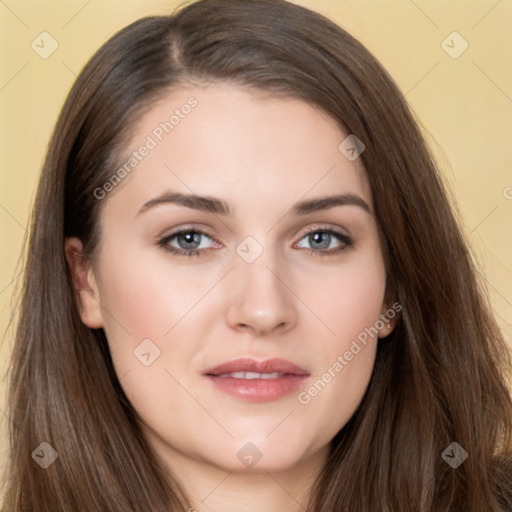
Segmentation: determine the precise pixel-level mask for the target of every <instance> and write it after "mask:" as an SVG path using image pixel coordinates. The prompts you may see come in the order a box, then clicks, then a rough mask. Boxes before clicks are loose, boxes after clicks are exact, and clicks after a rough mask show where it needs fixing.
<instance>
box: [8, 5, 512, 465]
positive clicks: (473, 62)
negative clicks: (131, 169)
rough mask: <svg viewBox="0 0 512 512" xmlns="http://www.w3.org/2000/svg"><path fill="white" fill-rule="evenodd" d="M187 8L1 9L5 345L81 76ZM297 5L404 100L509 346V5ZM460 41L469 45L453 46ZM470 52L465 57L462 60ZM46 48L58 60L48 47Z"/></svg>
mask: <svg viewBox="0 0 512 512" xmlns="http://www.w3.org/2000/svg"><path fill="white" fill-rule="evenodd" d="M180 3H181V2H176V1H165V2H164V1H147V2H143V1H113V0H109V1H106V0H94V1H91V0H89V1H80V2H76V1H53V2H47V1H13V0H5V1H2V0H0V34H1V36H0V37H1V47H0V52H1V54H0V111H1V118H0V119H1V123H0V244H1V249H2V250H1V252H0V330H1V335H2V336H3V335H4V332H5V330H6V328H7V324H8V319H9V317H10V315H11V314H12V308H11V296H12V292H13V289H14V285H15V282H16V281H15V279H13V278H14V273H15V270H16V264H17V261H18V258H19V255H20V252H21V248H22V242H23V238H24V236H25V232H26V225H27V219H28V215H29V211H30V206H31V204H32V201H33V198H34V193H35V187H36V183H37V177H38V173H39V171H40V168H41V164H42V159H43V156H44V152H45V147H46V145H47V143H48V140H49V137H50V133H51V130H52V128H53V125H54V123H55V121H56V117H57V114H58V112H59V109H60V107H61V105H62V103H63V101H64V98H65V96H66V94H67V92H68V90H69V88H70V87H71V85H72V83H73V80H74V79H75V76H76V75H77V73H78V72H79V71H80V69H81V68H82V67H83V65H84V64H85V62H86V60H87V59H88V58H89V57H90V56H91V55H92V54H93V52H94V51H95V50H96V49H97V48H98V47H99V46H100V45H101V44H102V43H104V42H105V41H106V40H107V39H108V38H109V37H110V36H111V35H113V33H114V32H116V31H117V30H119V29H121V28H122V27H124V26H126V25H127V24H128V23H130V22H132V21H134V20H135V19H137V18H139V17H142V16H146V15H152V14H165V13H169V12H171V11H172V10H173V8H174V7H175V6H177V5H179V4H180ZM296 3H300V4H302V5H305V6H308V7H310V8H313V9H315V10H318V11H319V12H321V13H323V14H325V15H327V16H328V17H330V18H332V19H334V20H335V21H336V22H338V23H339V24H340V25H341V26H343V27H344V28H346V29H347V30H348V31H349V32H351V33H352V34H353V35H354V36H356V37H357V38H358V39H360V40H361V41H362V42H363V43H364V44H365V45H366V46H367V47H368V48H369V49H370V50H371V51H372V52H373V53H374V54H375V55H376V56H377V57H378V58H379V59H380V60H381V62H382V63H383V64H384V66H385V67H386V68H387V69H388V70H389V72H390V73H391V75H392V76H393V77H394V78H395V80H396V81H397V83H398V85H399V86H400V88H401V89H402V91H403V92H404V93H405V94H406V97H407V99H408V100H409V102H410V104H411V106H412V107H413V109H414V111H415V112H416V114H417V116H418V119H419V120H420V121H421V123H422V125H423V126H424V128H425V132H426V133H427V136H428V138H429V141H430V143H431V145H432V149H433V151H434V153H435V155H436V156H437V157H438V160H439V163H440V166H441V168H442V170H443V172H444V174H445V176H446V180H447V182H448V184H449V187H450V188H451V191H452V193H453V196H454V198H455V201H456V203H457V204H458V207H459V211H460V215H461V218H462V221H463V225H464V227H465V229H466V232H467V236H468V239H469V241H470V242H471V244H472V246H473V249H474V253H475V256H476V258H477V260H478V261H479V262H480V264H481V268H482V274H483V275H484V276H485V280H486V283H487V285H488V289H489V294H490V297H491V300H492V303H493V305H494V308H495V311H496V314H497V316H498V318H499V321H500V324H501V325H502V327H503V330H504V332H505V334H506V336H507V339H508V340H510V339H511V338H512V327H511V326H512V258H511V255H512V237H511V233H512V230H511V226H512V222H511V220H512V172H511V169H512V165H511V164H512V70H511V63H512V55H511V53H512V41H511V31H510V27H511V26H512V1H511V0H499V1H497V0H489V1H467V0H464V1H463V0H460V1H432V0H431V1H419V0H417V1H412V0H396V1H389V0H379V1H342V0H297V1H296ZM45 31H46V32H48V33H49V34H50V35H51V37H52V38H54V39H55V40H56V41H57V43H58V48H57V50H56V51H55V52H54V53H53V54H52V55H50V56H49V57H48V58H47V59H43V58H41V57H40V56H39V54H38V53H36V51H34V50H33V49H32V47H31V44H32V42H33V41H35V43H34V44H35V45H36V44H38V45H39V47H42V46H43V43H41V37H45V38H46V37H47V36H40V34H41V33H42V32H45ZM454 31H455V32H458V33H459V34H460V36H461V37H462V38H463V39H460V38H459V37H458V36H450V34H452V32H454ZM448 36H450V37H448ZM447 37H448V39H446V38H447ZM445 40H446V42H445V43H444V44H443V46H442V42H443V41H445ZM464 41H466V42H467V43H468V45H469V46H468V48H467V50H466V51H465V52H464V53H462V54H461V55H460V56H458V58H453V57H452V56H455V55H456V54H457V53H459V52H460V50H461V49H462V48H463V46H464V44H465V43H464ZM36 48H37V47H36ZM44 48H46V49H48V48H50V40H49V39H45V43H44ZM443 48H445V49H446V50H448V52H450V53H451V54H452V56H450V55H449V54H448V53H447V52H446V51H445V49H443ZM39 51H40V52H41V51H43V48H40V50H39ZM11 340H12V329H11V330H8V331H7V334H6V335H5V343H4V346H3V348H2V351H1V352H0V372H1V374H0V377H3V374H4V371H5V369H6V359H7V356H8V353H9V346H10V343H11ZM4 393H5V381H4V379H0V420H1V424H0V470H1V469H2V468H3V464H4V463H3V457H4V456H5V452H6V438H5V434H4V432H5V425H6V422H7V417H6V416H5V406H4V399H3V395H4Z"/></svg>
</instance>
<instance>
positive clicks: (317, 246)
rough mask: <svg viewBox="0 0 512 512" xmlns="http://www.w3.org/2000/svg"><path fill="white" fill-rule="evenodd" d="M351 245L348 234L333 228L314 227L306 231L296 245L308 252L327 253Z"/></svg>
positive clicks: (333, 252)
mask: <svg viewBox="0 0 512 512" xmlns="http://www.w3.org/2000/svg"><path fill="white" fill-rule="evenodd" d="M351 245H352V240H351V239H350V237H349V236H347V235H344V234H343V233H338V232H337V231H335V230H333V229H327V228H326V229H315V230H314V231H310V232H309V233H306V235H305V236H303V237H302V238H301V240H300V241H299V243H298V244H296V247H298V248H299V249H305V250H306V251H308V252H310V253H315V254H321V255H328V254H335V253H338V252H341V251H344V250H345V249H347V248H348V247H349V246H351Z"/></svg>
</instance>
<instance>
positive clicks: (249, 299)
mask: <svg viewBox="0 0 512 512" xmlns="http://www.w3.org/2000/svg"><path fill="white" fill-rule="evenodd" d="M191 96H194V97H195V98H196V99H197V101H198V104H197V106H196V107H195V108H194V109H193V110H192V111H191V112H190V114H188V115H187V116H185V117H184V118H183V119H181V120H180V123H179V125H177V126H176V127H175V128H174V129H173V131H172V132H171V133H170V134H168V135H166V136H165V137H164V138H163V140H162V141H161V142H159V143H158V145H157V147H156V148H154V149H153V150H152V151H151V152H150V153H149V154H148V155H147V156H146V157H145V158H144V159H143V160H142V161H141V162H140V163H139V164H138V166H137V167H136V168H135V169H134V170H133V171H132V172H131V173H130V175H129V176H128V177H126V178H125V179H124V181H123V182H122V183H121V184H120V185H119V186H117V188H116V189H115V190H114V191H112V192H110V193H109V194H108V195H107V196H106V197H105V198H104V199H102V201H103V204H102V213H101V218H100V223H101V233H102V234H101V241H100V244H99V247H98V252H97V254H96V259H95V264H94V265H91V264H89V263H88V262H87V261H84V260H83V259H81V258H80V253H81V250H82V246H81V243H80V241H79V240H77V239H68V240H67V242H66V254H67V257H68V261H69V264H70V267H71V269H72V273H73V275H74V278H75V283H76V287H77V290H78V296H79V301H80V304H81V316H82V321H83V322H84V323H85V324H86V325H88V326H89V327H91V328H99V327H101V328H103V329H104V330H105V333H106V335H107V338H108V342H109V346H110V350H111V353H112V357H113V361H114V365H115V368H116V372H117V375H118V377H119V378H120V380H121V385H122V387H123V389H124V391H125V393H126V395H127V397H128V398H129V399H130V401H131V403H132V404H133V405H134V407H135V409H136V410H137V411H138V413H139V414H140V415H141V417H142V418H143V421H144V425H145V427H144V428H145V433H146V435H147V436H148V439H149V440H150V442H151V444H152V445H153V446H154V447H155V449H156V451H157V452H158V453H159V455H160V456H161V457H162V459H163V460H164V461H165V463H166V464H167V465H168V466H169V467H170V468H171V470H173V471H174V473H175V474H176V475H177V477H178V479H179V480H180V481H181V482H182V483H183V485H184V488H185V489H186V491H187V492H188V494H189V496H190V498H191V507H194V508H195V509H197V510H199V511H201V512H202V511H214V510H215V511H220V510H222V511H224V512H229V511H233V512H234V511H237V512H240V511H245V512H249V511H253V510H258V511H261V510H266V511H268V512H272V511H277V510H279V511H280V512H281V511H282V510H291V511H293V510H299V509H300V506H301V505H302V506H303V507H305V506H306V503H307V499H306V494H307V492H308V490H309V488H310V486H311V485H312V483H313V480H314V478H315V477H316V476H317V475H318V472H319V471H320V469H321V467H322V465H323V463H324V462H325V460H326V456H327V452H328V445H329V442H330V441H331V440H332V438H333V437H334V436H335V434H336V433H337V432H338V431H339V430H340V429H341V428H342V427H343V426H344V425H345V424H346V422H347V421H348V420H349V419H350V417H351V416H352V415H353V413H354V411H355V409H356V408H357V406H358V404H359V403H360V401H361V399H362V397H363V395H364V392H365V390H366V388H367V385H368V382H369V379H370V376H371V372H372V369H373V365H374V360H375V350H376V345H377V337H373V338H369V340H368V343H367V345H366V347H365V348H364V349H363V350H361V352H359V353H358V354H357V355H355V356H354V357H353V359H352V360H351V361H349V362H347V363H348V364H347V365H346V366H344V368H343V371H341V372H339V373H337V374H336V376H335V377H334V378H332V379H331V382H329V383H328V384H327V385H326V386H325V388H323V390H322V391H321V392H319V393H318V394H317V395H316V396H315V397H313V398H311V400H310V402H309V403H307V404H306V405H303V404H301V403H300V402H299V401H298V396H297V395H298V392H297V393H296V392H294V393H292V394H290V395H288V396H285V397H284V398H281V399H279V400H275V401H271V402H261V403H259V402H258V403H254V402H246V401H243V400H241V399H238V398H234V397H232V396H229V395H226V394H224V393H223V392H221V391H219V390H218V389H217V388H216V387H214V386H213V385H212V384H211V382H210V381H209V380H208V379H207V378H206V377H204V376H203V372H205V371H206V370H207V369H209V368H212V367H213V366H216V365H218V364H220V363H223V362H225V361H228V360H232V359H236V358H238V357H252V358H254V359H257V360H264V359H269V358H274V357H279V358H284V359H287V360H289V361H291V362H293V363H295V364H296V365H298V366H300V367H302V368H304V369H306V370H307V371H308V372H309V373H310V377H308V379H307V380H306V381H305V382H304V385H303V386H302V387H301V389H300V390H299V391H305V390H307V389H308V388H309V387H310V386H311V385H312V384H313V383H314V382H315V381H317V380H318V379H319V378H320V377H321V376H322V374H324V373H325V372H326V371H327V370H328V368H329V367H332V365H333V363H334V362H335V361H336V360H337V357H338V356H339V355H343V354H344V353H345V352H346V351H347V350H349V349H350V346H351V343H352V341H353V340H354V339H356V337H357V336H358V335H359V334H360V333H361V332H362V331H364V329H365V328H368V327H371V326H373V325H374V324H375V323H376V321H377V320H378V319H379V315H381V314H383V313H384V312H385V311H386V309H387V308H388V307H389V305H387V304H385V303H384V295H385V286H386V276H385V269H384V261H383V255H382V250H381V246H380V242H379V236H378V229H377V223H376V220H375V217H374V215H373V213H372V212H373V207H372V197H371V192H370V188H369V185H368V182H367V178H366V171H365V169H364V165H363V162H362V160H361V158H357V159H356V160H355V161H353V162H351V161H349V160H348V159H347V158H345V156H344V155H343V154H342V153H341V152H340V151H339V150H338V146H339V144H340V142H341V141H342V140H344V139H345V138H346V136H347V135H348V133H345V132H344V131H343V130H342V129H341V128H339V127H338V126H337V125H336V123H335V122H334V121H333V120H332V119H331V118H329V117H328V116H326V115H325V114H324V113H323V112H321V111H320V110H318V109H316V108H314V107H312V106H308V105H307V104H306V103H304V102H301V101H299V100H295V99H283V98H275V97H270V96H269V95H268V94H264V93H258V92H255V91H248V90H246V89H242V88H240V87H237V86H232V85H227V84H221V85H211V86H209V87H207V88H206V89H205V90H201V89H199V88H194V87H192V86H191V87H190V88H184V89H180V90H177V91H173V92H171V93H169V95H168V96H166V97H165V98H164V99H162V100H161V101H159V102H158V103H157V104H155V106H154V107H153V108H152V109H151V110H150V111H149V112H148V113H147V114H146V115H144V117H143V118H142V119H141V120H140V122H139V124H138V125H137V127H136V131H135V132H134V133H135V134H134V136H133V138H132V140H131V141H130V142H129V144H128V145H127V148H129V150H130V151H129V152H131V151H133V150H134V149H136V148H138V147H140V146H141V145H142V144H143V143H144V141H145V140H146V137H147V136H148V135H150V134H151V133H152V131H153V130H154V129H155V127H156V126H158V125H159V123H161V122H162V121H163V120H165V119H167V118H168V116H169V114H168V113H169V112H172V111H173V110H174V109H176V108H179V107H180V106H181V105H183V104H184V103H186V101H187V99H188V98H190V97H191ZM168 191H169V192H180V193H184V194H191V193H194V194H198V195H201V196H208V197H215V198H219V199H222V200H223V201H225V202H226V203H227V204H228V205H229V207H230V209H231V214H230V215H220V214H214V213H211V212H203V211H197V210H194V209H190V208H187V207H185V206H182V205H176V204H170V203H165V204H159V205H156V206H153V207H150V208H146V209H145V210H144V211H143V212H140V213H139V210H141V208H142V207H143V205H144V204H145V203H147V202H148V201H150V200H152V199H154V198H156V197H158V196H160V195H161V194H162V193H164V192H168ZM336 194H354V195H356V196H358V197H360V198H361V199H362V200H364V201H365V202H366V203H367V204H368V206H369V209H370V213H369V212H367V211H365V210H364V209H363V208H361V207H360V206H356V205H342V206H335V207H332V208H327V209H323V210H320V211H316V212H313V213H309V214H307V215H297V214H293V213H291V210H292V208H293V206H294V205H295V204H296V203H297V202H298V201H304V200H309V199H314V198H323V197H326V196H332V195H336ZM183 227H185V228H187V229H188V228H191V230H192V231H193V230H194V229H196V230H197V229H200V230H201V231H204V232H206V233H207V235H208V236H207V237H204V238H202V239H201V246H200V247H201V248H202V249H200V250H202V252H200V254H199V255H195V256H190V257H187V256H182V255H175V254H173V253H171V252H168V251H166V250H165V248H164V247H162V246H161V245H159V243H158V241H159V239H161V238H162V237H163V236H164V235H170V234H172V233H173V232H175V231H177V230H178V229H180V228H183ZM320 228H324V229H325V228H331V229H334V230H336V231H338V232H340V233H342V234H343V235H345V236H349V237H350V238H351V240H352V244H351V245H349V246H346V247H345V249H344V250H343V251H340V252H338V253H331V254H325V252H326V251H328V250H332V248H334V249H336V248H338V247H344V245H345V244H344V242H342V241H340V240H339V239H337V238H336V237H335V236H333V237H332V238H331V239H330V241H329V243H328V244H327V245H328V246H329V247H330V248H331V249H325V248H323V247H319V246H318V245H315V244H314V240H313V242H312V241H311V238H310V237H308V234H309V233H311V232H312V233H315V232H316V233H318V231H320V233H321V232H322V230H321V229H320ZM247 236H251V237H253V238H254V239H255V240H256V241H257V242H258V244H260V246H261V248H262V249H263V252H262V254H261V255H260V256H259V257H258V258H257V259H256V260H255V261H254V262H252V263H247V262H246V261H244V259H242V258H241V257H240V256H239V254H237V252H236V248H237V246H238V245H239V244H240V243H241V242H242V241H243V240H244V239H245V238H246V237H247ZM208 237H210V238H208ZM180 240H181V247H182V248H183V246H184V247H185V249H186V248H187V246H186V245H183V239H180ZM324 241H325V240H324ZM169 244H171V245H174V246H175V247H180V242H179V241H178V239H176V238H174V239H173V241H172V242H168V245H169ZM256 247H257V246H256ZM254 250H255V249H254V248H252V246H251V248H250V249H249V251H254ZM315 251H316V252H315ZM322 251H323V253H324V254H320V253H321V252H322ZM251 254H254V252H253V253H251ZM392 329H393V322H392V321H391V322H390V324H389V325H385V326H384V328H383V329H382V330H381V332H380V334H379V336H380V337H385V336H386V335H387V334H389V332H390V331H391V330H392ZM145 339H150V340H151V341H152V343H154V344H155V345H156V346H158V348H159V350H160V356H159V357H158V358H157V359H156V360H154V362H152V364H151V365H149V366H145V365H144V364H142V363H141V362H140V361H139V360H138V359H137V358H136V357H135V356H134V350H135V349H136V348H137V346H138V345H139V344H140V343H141V342H142V340H145ZM248 442H251V443H253V444H254V445H255V446H256V447H257V449H258V450H259V452H260V453H261V455H262V457H261V459H260V460H259V461H258V462H257V463H256V464H255V465H254V466H253V467H251V468H248V467H246V466H245V465H244V464H243V463H242V462H241V461H240V460H239V458H238V457H237V452H238V451H239V450H240V449H241V448H242V447H244V446H245V445H246V443H248Z"/></svg>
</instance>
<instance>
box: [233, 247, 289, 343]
mask: <svg viewBox="0 0 512 512" xmlns="http://www.w3.org/2000/svg"><path fill="white" fill-rule="evenodd" d="M248 243H249V244H250V241H249V242H248ZM241 245H242V249H247V246H246V245H243V243H242V244H241ZM253 249H254V248H253ZM249 250H251V247H250V245H249ZM237 258H239V261H238V262H237V264H236V265H235V268H234V271H233V275H232V276H231V279H232V280H234V283H233V288H234V293H233V294H232V298H231V303H230V304H229V306H228V314H227V321H228V323H229V325H230V326H231V327H233V328H235V329H245V330H252V331H254V332H255V333H257V334H259V335H264V334H266V333H269V332H271V331H273V330H274V329H276V328H277V327H279V328H281V329H283V328H286V327H290V326H292V325H293V324H294V323H295V322H296V310H295V304H294V301H293V294H291V293H290V290H289V289H288V288H287V286H286V285H285V282H286V274H287V272H286V266H285V265H284V264H283V261H282V260H281V259H280V257H279V254H278V251H276V250H274V249H271V248H270V247H267V248H265V249H264V250H262V251H261V254H260V255H259V256H258V257H257V258H256V259H254V260H253V261H250V260H245V259H244V257H243V254H242V255H241V256H240V255H239V256H237Z"/></svg>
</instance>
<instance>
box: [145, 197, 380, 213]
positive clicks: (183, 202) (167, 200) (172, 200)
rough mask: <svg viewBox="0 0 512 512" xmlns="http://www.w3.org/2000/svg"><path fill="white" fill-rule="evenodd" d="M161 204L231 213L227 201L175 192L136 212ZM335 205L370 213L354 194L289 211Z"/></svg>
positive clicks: (304, 203)
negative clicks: (353, 207) (356, 207)
mask: <svg viewBox="0 0 512 512" xmlns="http://www.w3.org/2000/svg"><path fill="white" fill-rule="evenodd" d="M163 204H177V205H180V206H185V207H186V208H190V209H192V210H199V211H204V212H210V213H215V214H217V215H231V209H230V207H229V205H228V203H226V202H225V201H222V200H221V199H217V198H214V197H208V196H198V195H195V194H181V193H177V192H176V193H171V192H166V193H164V194H162V195H161V196H158V197H155V198H154V199H151V200H149V201H147V202H146V203H144V204H143V205H142V208H141V209H140V210H139V212H138V214H140V213H142V212H145V211H147V210H149V209H151V208H154V207H155V206H159V205H163ZM335 206H358V207H360V208H362V209H363V210H364V211H365V212H367V213H369V214H370V215H371V214H372V211H371V209H370V207H369V206H368V203H367V202H366V201H364V199H362V198H361V197H360V196H358V195H355V194H342V195H336V196H328V197H322V198H318V199H310V200H308V201H300V202H298V203H297V204H295V205H294V206H293V208H292V210H291V213H292V214H293V215H307V214H309V213H314V212H317V211H321V210H328V209H329V208H334V207H335ZM138 214H137V215H138Z"/></svg>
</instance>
